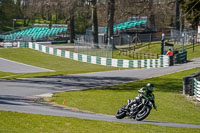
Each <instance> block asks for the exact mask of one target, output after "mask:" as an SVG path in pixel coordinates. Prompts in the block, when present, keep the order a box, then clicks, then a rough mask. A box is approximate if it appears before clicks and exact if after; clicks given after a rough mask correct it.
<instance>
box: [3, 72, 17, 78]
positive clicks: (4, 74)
mask: <svg viewBox="0 0 200 133" xmlns="http://www.w3.org/2000/svg"><path fill="white" fill-rule="evenodd" d="M10 75H15V74H14V73H9V72H1V71H0V77H6V76H10Z"/></svg>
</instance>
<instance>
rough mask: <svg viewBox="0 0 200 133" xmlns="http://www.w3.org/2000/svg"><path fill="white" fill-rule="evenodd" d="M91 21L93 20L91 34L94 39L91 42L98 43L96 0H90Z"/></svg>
mask: <svg viewBox="0 0 200 133" xmlns="http://www.w3.org/2000/svg"><path fill="white" fill-rule="evenodd" d="M92 21H93V29H92V31H93V36H94V40H93V42H94V43H96V44H98V42H99V40H98V33H99V32H98V16H97V1H96V0H92Z"/></svg>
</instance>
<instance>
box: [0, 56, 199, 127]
mask: <svg viewBox="0 0 200 133" xmlns="http://www.w3.org/2000/svg"><path fill="white" fill-rule="evenodd" d="M196 67H200V58H197V59H194V60H192V61H191V62H188V63H185V64H182V65H176V66H173V67H168V68H151V69H129V70H121V71H109V72H97V73H88V74H75V75H69V76H51V77H40V78H24V79H14V80H3V81H0V110H4V111H14V112H23V113H31V114H42V115H52V116H64V117H74V118H80V119H90V120H101V121H111V122H123V123H134V124H152V125H159V126H168V127H184V128H200V125H191V124H180V123H169V122H158V121H142V122H138V121H134V120H131V119H122V120H118V119H116V118H115V117H114V116H110V115H103V114H95V113H87V112H82V111H75V110H71V109H67V108H62V107H56V106H52V105H48V104H40V103H36V102H35V100H34V98H38V97H41V96H43V94H52V93H55V92H60V91H73V90H84V89H91V88H99V87H103V86H112V85H116V84H121V83H127V82H131V81H136V80H142V79H146V78H151V77H157V76H161V75H165V74H169V73H173V72H177V71H182V70H187V69H192V68H196Z"/></svg>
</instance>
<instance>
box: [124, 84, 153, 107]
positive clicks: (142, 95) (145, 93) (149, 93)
mask: <svg viewBox="0 0 200 133" xmlns="http://www.w3.org/2000/svg"><path fill="white" fill-rule="evenodd" d="M153 91H154V85H153V84H151V83H148V84H147V85H146V87H142V88H141V89H140V90H138V93H139V95H138V96H137V97H135V99H134V100H132V101H131V102H130V103H129V105H128V106H127V108H128V107H129V106H131V105H133V104H137V105H139V104H140V103H141V102H142V100H143V101H144V100H148V99H149V100H150V101H151V102H152V104H153V107H154V109H156V108H157V107H156V105H155V102H154V99H155V96H154V94H153ZM137 108H138V106H137V107H136V110H137ZM134 110H135V109H134Z"/></svg>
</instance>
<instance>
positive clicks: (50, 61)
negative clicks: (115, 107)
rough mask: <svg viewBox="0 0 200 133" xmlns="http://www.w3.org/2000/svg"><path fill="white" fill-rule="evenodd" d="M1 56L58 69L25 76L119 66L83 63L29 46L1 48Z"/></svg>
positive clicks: (99, 69) (64, 73) (102, 69)
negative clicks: (32, 48)
mask: <svg viewBox="0 0 200 133" xmlns="http://www.w3.org/2000/svg"><path fill="white" fill-rule="evenodd" d="M0 57H2V58H6V59H9V60H13V61H17V62H21V63H25V64H29V65H33V66H38V67H42V68H47V69H51V70H55V71H56V72H44V73H30V74H24V75H23V76H22V75H21V76H20V77H32V76H48V75H68V74H77V73H89V72H99V71H109V70H117V68H114V67H106V66H101V65H93V64H90V63H83V62H79V61H74V60H70V59H66V58H62V57H57V56H54V55H49V54H45V53H42V52H38V51H35V50H31V49H28V48H13V49H12V48H9V49H0Z"/></svg>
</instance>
